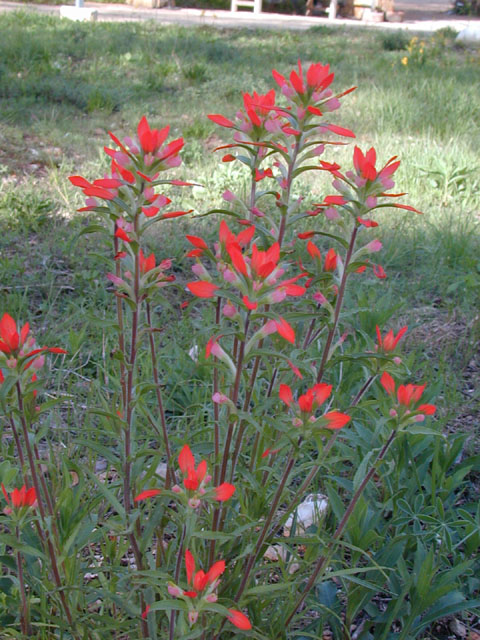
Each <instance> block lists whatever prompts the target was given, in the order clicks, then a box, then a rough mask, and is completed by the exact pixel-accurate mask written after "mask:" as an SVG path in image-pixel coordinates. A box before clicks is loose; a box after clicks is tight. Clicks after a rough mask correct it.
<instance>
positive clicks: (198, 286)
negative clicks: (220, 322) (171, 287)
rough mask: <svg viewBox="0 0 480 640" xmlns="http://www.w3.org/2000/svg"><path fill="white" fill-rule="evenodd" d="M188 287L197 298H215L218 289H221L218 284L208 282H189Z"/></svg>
mask: <svg viewBox="0 0 480 640" xmlns="http://www.w3.org/2000/svg"><path fill="white" fill-rule="evenodd" d="M187 287H188V289H189V290H190V293H193V295H194V296H197V298H213V297H214V295H215V292H216V291H217V289H219V288H220V287H218V286H217V285H216V284H213V282H208V281H207V280H198V281H196V282H188V283H187Z"/></svg>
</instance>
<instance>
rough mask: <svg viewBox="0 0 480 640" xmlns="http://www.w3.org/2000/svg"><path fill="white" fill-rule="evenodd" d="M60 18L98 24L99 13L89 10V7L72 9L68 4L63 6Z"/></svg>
mask: <svg viewBox="0 0 480 640" xmlns="http://www.w3.org/2000/svg"><path fill="white" fill-rule="evenodd" d="M60 16H61V17H62V18H68V19H69V20H76V21H77V22H89V21H90V22H96V20H97V19H98V11H97V10H96V9H89V8H88V7H72V6H70V5H67V4H62V6H61V7H60Z"/></svg>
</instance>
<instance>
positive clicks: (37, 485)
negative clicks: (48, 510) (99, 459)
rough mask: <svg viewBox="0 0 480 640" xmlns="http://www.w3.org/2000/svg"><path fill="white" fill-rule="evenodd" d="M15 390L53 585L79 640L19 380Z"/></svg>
mask: <svg viewBox="0 0 480 640" xmlns="http://www.w3.org/2000/svg"><path fill="white" fill-rule="evenodd" d="M16 390H17V402H18V409H19V413H20V423H21V425H22V431H23V439H24V441H25V448H26V451H27V458H28V465H29V467H30V474H31V476H32V482H33V486H34V488H35V493H36V495H37V503H38V510H39V512H40V518H41V521H42V528H43V535H44V539H45V541H46V545H47V551H48V554H49V557H50V564H51V567H52V573H53V578H54V581H55V585H56V587H57V589H58V591H59V594H60V600H61V601H62V606H63V610H64V611H65V616H66V618H67V621H68V623H69V625H70V626H71V627H72V629H73V634H74V638H78V640H80V638H79V636H77V635H75V629H74V624H73V618H72V614H71V611H70V607H69V606H68V602H67V599H66V597H65V593H64V591H63V587H62V581H61V579H60V573H59V571H58V565H57V556H56V552H55V549H54V546H53V544H52V540H51V538H50V534H49V531H48V528H47V526H46V514H45V507H44V505H43V500H42V494H41V491H40V482H39V479H38V474H37V468H36V463H35V459H34V455H33V451H32V447H31V446H30V440H29V433H28V426H27V421H26V418H25V408H24V405H23V397H22V389H21V387H20V382H17V383H16Z"/></svg>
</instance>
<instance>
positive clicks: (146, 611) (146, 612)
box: [142, 604, 150, 620]
mask: <svg viewBox="0 0 480 640" xmlns="http://www.w3.org/2000/svg"><path fill="white" fill-rule="evenodd" d="M149 611H150V605H149V604H147V606H146V607H145V611H142V619H143V620H146V619H147V617H148V612H149Z"/></svg>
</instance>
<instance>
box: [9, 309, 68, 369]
mask: <svg viewBox="0 0 480 640" xmlns="http://www.w3.org/2000/svg"><path fill="white" fill-rule="evenodd" d="M29 332H30V325H29V324H28V322H26V323H25V324H24V325H23V327H22V328H21V329H20V332H18V330H17V324H16V322H15V320H14V319H13V318H12V316H11V315H9V314H8V313H4V314H3V316H2V319H1V320H0V351H1V352H2V353H4V354H6V355H9V356H14V357H17V358H21V359H22V360H27V359H30V358H32V357H33V356H35V355H37V354H39V353H42V352H44V351H49V352H50V353H67V352H66V351H65V349H60V348H59V347H40V348H35V349H31V347H33V346H35V340H34V339H33V338H32V337H31V336H30V334H29ZM28 349H31V350H30V351H28ZM32 362H33V361H30V362H28V363H27V365H26V366H25V369H28V367H29V366H30V365H31V364H32Z"/></svg>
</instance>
